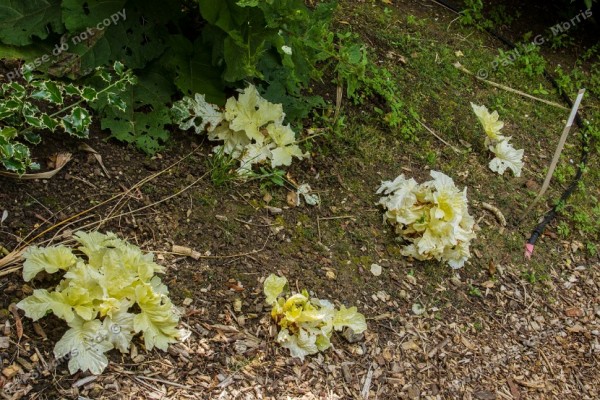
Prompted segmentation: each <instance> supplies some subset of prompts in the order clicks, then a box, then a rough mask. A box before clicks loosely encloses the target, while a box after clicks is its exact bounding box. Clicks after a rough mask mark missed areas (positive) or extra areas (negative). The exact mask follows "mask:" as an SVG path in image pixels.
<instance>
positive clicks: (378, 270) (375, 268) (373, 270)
mask: <svg viewBox="0 0 600 400" xmlns="http://www.w3.org/2000/svg"><path fill="white" fill-rule="evenodd" d="M371 273H372V274H373V275H375V276H379V275H381V265H379V264H371Z"/></svg>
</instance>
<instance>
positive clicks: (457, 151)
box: [417, 119, 460, 154]
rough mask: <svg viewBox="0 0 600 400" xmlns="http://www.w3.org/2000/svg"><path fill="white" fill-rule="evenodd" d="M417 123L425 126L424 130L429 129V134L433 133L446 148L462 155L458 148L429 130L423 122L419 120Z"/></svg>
mask: <svg viewBox="0 0 600 400" xmlns="http://www.w3.org/2000/svg"><path fill="white" fill-rule="evenodd" d="M417 122H418V123H420V124H421V125H422V126H423V128H425V129H427V131H429V133H431V134H432V135H433V136H435V137H436V138H437V139H438V140H439V141H440V142H442V143H444V144H445V145H446V146H448V147H450V148H451V149H452V150H454V152H455V153H457V154H460V150H458V149H457V148H456V147H454V146H453V145H451V144H450V143H448V142H446V141H445V140H444V139H442V138H441V137H440V136H439V135H438V134H437V133H435V132H434V131H433V129H431V128H429V127H428V126H427V125H425V124H424V123H423V122H421V121H420V120H418V119H417Z"/></svg>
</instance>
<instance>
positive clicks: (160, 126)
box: [101, 107, 171, 154]
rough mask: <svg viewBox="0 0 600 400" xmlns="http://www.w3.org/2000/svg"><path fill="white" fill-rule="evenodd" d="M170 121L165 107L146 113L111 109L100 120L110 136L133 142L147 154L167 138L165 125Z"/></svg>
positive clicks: (157, 148)
mask: <svg viewBox="0 0 600 400" xmlns="http://www.w3.org/2000/svg"><path fill="white" fill-rule="evenodd" d="M170 123H171V118H170V117H169V112H168V109H167V108H166V107H163V108H161V109H158V110H153V111H151V112H148V113H143V112H133V111H131V110H130V109H128V110H127V111H126V112H120V111H117V110H112V111H109V112H107V115H106V117H105V118H103V119H102V121H101V127H102V129H109V130H110V132H111V136H110V137H111V138H115V139H117V140H120V141H123V142H126V143H132V144H135V145H136V146H137V147H138V148H139V149H140V150H142V151H144V152H146V153H147V154H154V153H156V152H157V151H159V150H160V149H161V148H162V145H163V143H164V142H165V141H166V140H167V139H168V138H169V131H168V130H166V129H165V125H168V124H170Z"/></svg>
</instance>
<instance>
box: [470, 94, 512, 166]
mask: <svg viewBox="0 0 600 400" xmlns="http://www.w3.org/2000/svg"><path fill="white" fill-rule="evenodd" d="M471 107H472V108H473V111H474V112H475V115H477V118H478V119H479V122H481V125H482V126H483V129H484V131H485V134H486V138H485V146H486V147H487V148H488V149H489V150H490V151H491V152H492V153H494V154H495V155H496V157H494V159H493V160H492V161H490V163H489V167H490V169H491V170H492V171H494V172H497V173H499V174H500V175H503V174H504V171H506V169H507V168H510V169H511V170H512V172H513V174H514V175H515V176H517V177H519V176H521V170H522V169H523V152H524V151H523V149H521V150H517V149H515V148H514V147H512V145H511V144H510V139H511V138H510V137H506V136H503V135H502V134H501V133H500V129H502V128H503V127H504V122H502V121H500V120H499V115H498V112H497V111H494V112H491V113H490V112H489V111H488V109H487V107H486V106H478V105H476V104H473V103H471Z"/></svg>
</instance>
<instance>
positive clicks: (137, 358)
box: [133, 354, 146, 364]
mask: <svg viewBox="0 0 600 400" xmlns="http://www.w3.org/2000/svg"><path fill="white" fill-rule="evenodd" d="M145 359H146V357H144V355H143V354H138V355H137V356H135V357H133V362H134V363H136V364H139V363H142V362H144V360H145Z"/></svg>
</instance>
